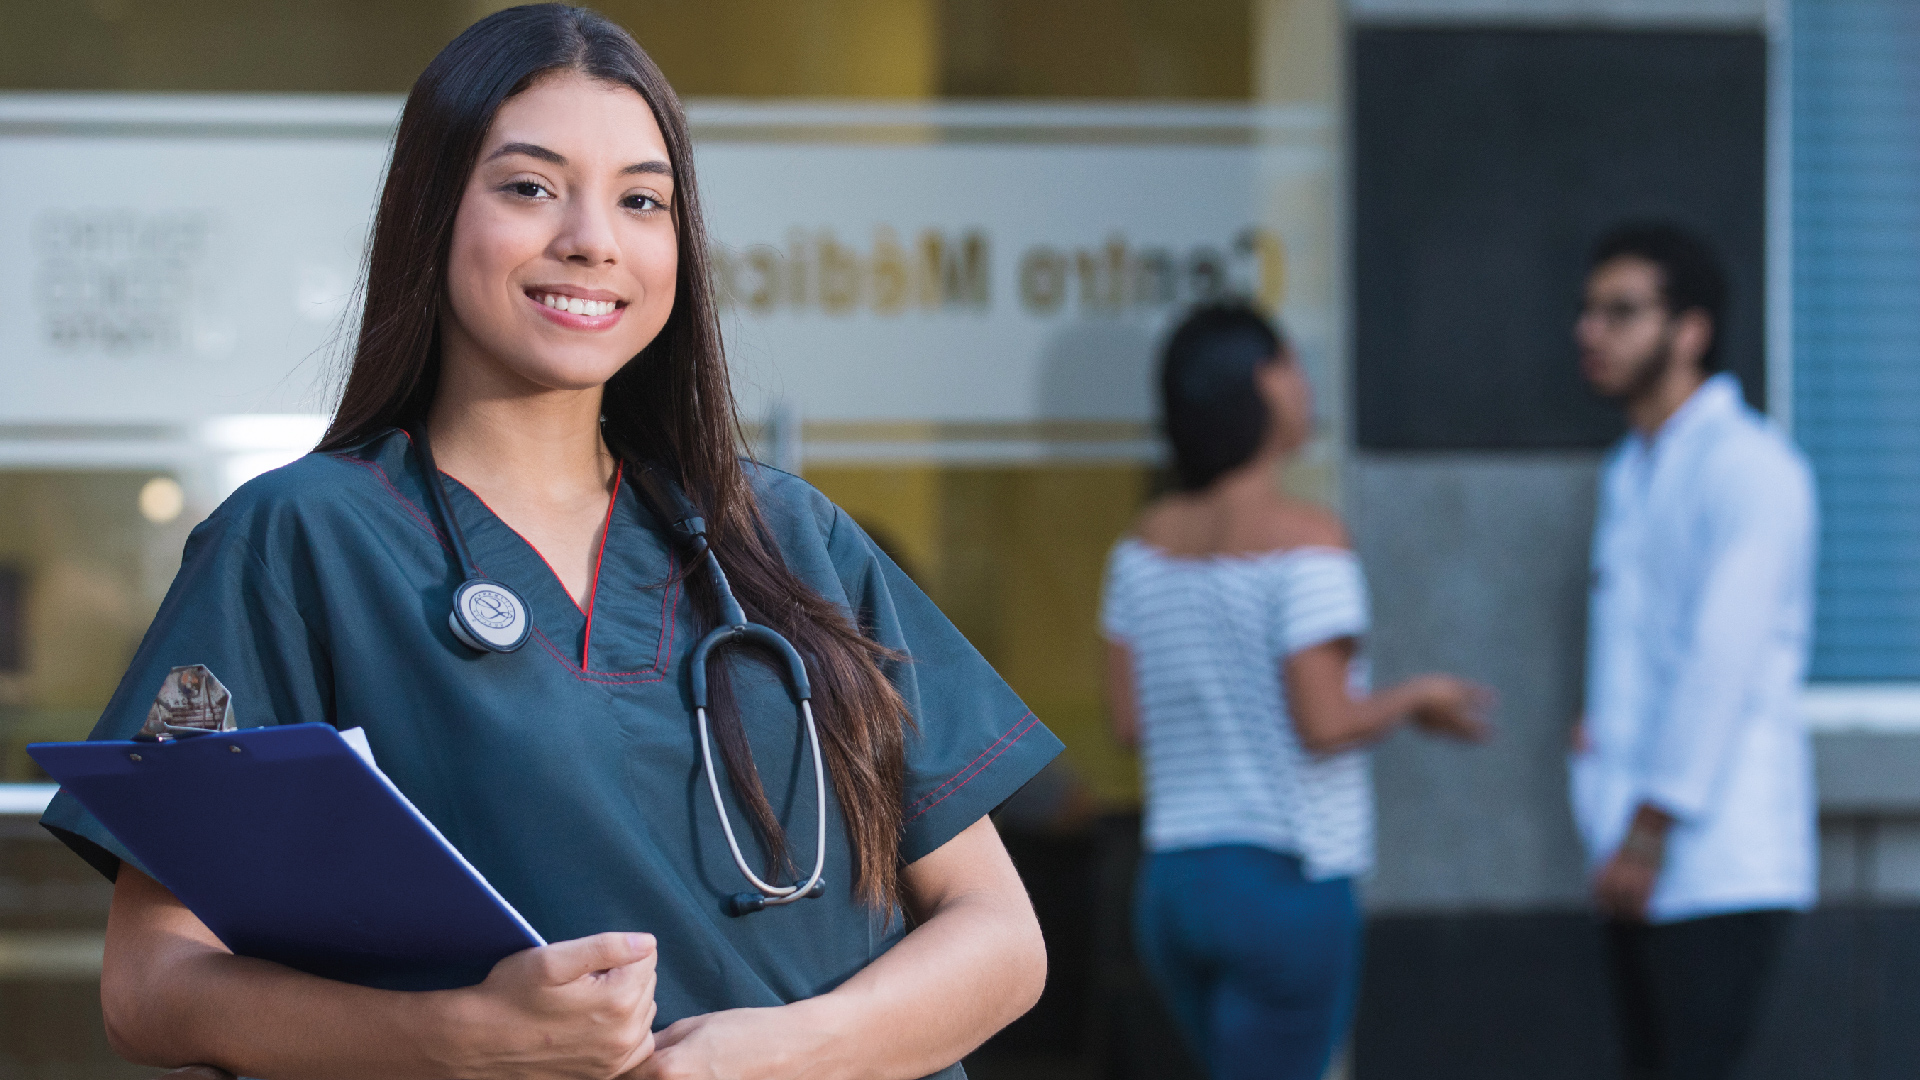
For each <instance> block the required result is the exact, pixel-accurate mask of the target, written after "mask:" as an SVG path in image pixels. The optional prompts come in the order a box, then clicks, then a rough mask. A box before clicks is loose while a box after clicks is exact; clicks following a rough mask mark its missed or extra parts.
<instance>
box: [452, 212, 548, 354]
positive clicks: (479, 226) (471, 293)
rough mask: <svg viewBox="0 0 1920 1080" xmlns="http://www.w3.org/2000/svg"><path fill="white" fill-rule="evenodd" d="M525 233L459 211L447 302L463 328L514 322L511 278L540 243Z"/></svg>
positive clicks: (508, 223) (495, 218) (494, 218)
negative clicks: (508, 321) (503, 321)
mask: <svg viewBox="0 0 1920 1080" xmlns="http://www.w3.org/2000/svg"><path fill="white" fill-rule="evenodd" d="M527 231H528V230H527V229H526V228H525V226H524V225H521V224H520V223H518V222H515V221H513V220H511V219H510V218H505V217H502V216H499V215H491V214H488V213H487V212H486V211H485V210H484V209H475V208H473V207H471V206H463V207H462V208H461V210H460V214H459V216H458V217H457V218H456V219H455V220H454V226H453V238H452V241H451V243H450V244H449V245H448V250H447V298H448V300H449V301H450V302H451V304H452V306H453V316H454V318H456V319H458V320H460V322H461V323H462V324H463V325H465V326H467V327H470V328H474V327H480V326H486V325H489V324H494V323H499V322H501V321H502V320H505V319H508V318H511V317H512V310H513V309H512V303H513V299H514V297H513V290H512V289H511V288H510V287H509V279H510V277H511V275H512V272H513V270H514V268H515V267H518V266H520V265H521V264H523V263H525V262H526V261H527V260H528V259H530V258H533V257H535V256H537V255H538V254H539V252H540V247H541V243H540V238H539V237H538V236H529V235H527Z"/></svg>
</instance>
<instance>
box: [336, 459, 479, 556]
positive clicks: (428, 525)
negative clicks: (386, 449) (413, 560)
mask: <svg viewBox="0 0 1920 1080" xmlns="http://www.w3.org/2000/svg"><path fill="white" fill-rule="evenodd" d="M327 456H328V457H330V458H333V459H334V460H336V461H344V462H346V463H347V464H349V465H358V466H360V467H361V468H363V469H365V470H367V471H368V472H370V473H372V474H373V475H374V477H375V478H376V479H378V480H379V481H380V486H382V487H384V488H386V489H387V494H389V495H391V496H393V497H394V498H395V499H397V500H399V502H400V505H401V506H403V507H405V508H406V511H407V513H408V514H409V515H411V516H412V518H413V520H414V523H415V524H417V525H419V526H420V527H421V528H423V529H425V530H427V535H429V536H431V537H433V542H434V543H436V544H439V545H440V546H441V547H443V548H447V550H448V551H452V550H453V549H452V548H450V547H447V539H446V537H444V536H442V535H441V534H440V529H439V527H438V526H436V525H434V523H433V519H432V518H430V517H428V516H427V512H426V511H424V510H422V509H420V508H419V507H418V506H415V505H414V502H413V500H412V499H409V498H407V497H406V496H405V495H402V494H400V489H399V488H397V487H394V486H393V481H392V480H389V479H387V470H385V469H383V468H381V467H380V465H379V464H378V463H377V462H372V461H362V460H360V459H359V458H357V457H351V456H349V455H346V454H328V455H327Z"/></svg>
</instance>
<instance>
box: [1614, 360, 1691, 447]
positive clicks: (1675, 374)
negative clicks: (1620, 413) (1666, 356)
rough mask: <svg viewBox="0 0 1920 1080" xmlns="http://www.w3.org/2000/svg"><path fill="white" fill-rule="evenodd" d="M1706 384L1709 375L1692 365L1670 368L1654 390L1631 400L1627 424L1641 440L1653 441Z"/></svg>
mask: <svg viewBox="0 0 1920 1080" xmlns="http://www.w3.org/2000/svg"><path fill="white" fill-rule="evenodd" d="M1706 381H1707V377H1706V375H1705V374H1704V373H1702V372H1701V371H1700V369H1699V367H1697V366H1695V365H1693V364H1680V363H1675V364H1670V365H1668V367H1667V370H1666V372H1665V373H1664V374H1663V375H1662V376H1661V377H1660V378H1659V380H1657V381H1656V382H1655V383H1654V384H1653V385H1652V386H1649V387H1647V389H1646V390H1645V391H1644V392H1642V393H1639V394H1636V395H1634V396H1633V397H1632V398H1630V399H1628V401H1627V423H1629V424H1631V425H1632V426H1633V429H1634V430H1635V431H1637V432H1639V433H1640V436H1641V437H1642V438H1645V439H1651V438H1653V437H1654V436H1656V435H1658V434H1660V429H1661V428H1662V427H1665V426H1666V423H1667V421H1668V420H1671V419H1673V414H1674V413H1677V412H1679V411H1680V406H1682V405H1685V404H1686V403H1687V399H1689V398H1691V397H1693V395H1694V392H1695V391H1697V390H1699V389H1700V387H1701V386H1702V385H1703V384H1704V383H1705V382H1706Z"/></svg>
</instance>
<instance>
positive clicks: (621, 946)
mask: <svg viewBox="0 0 1920 1080" xmlns="http://www.w3.org/2000/svg"><path fill="white" fill-rule="evenodd" d="M656 956H657V954H656V951H655V946H654V939H653V935H651V934H596V935H594V936H593V937H585V938H577V939H575V940H572V941H561V942H556V943H555V944H552V945H547V946H544V947H542V948H538V949H528V950H526V951H524V952H518V953H515V954H513V955H512V956H509V957H507V958H506V959H505V960H502V961H500V962H499V963H498V964H495V965H494V967H493V971H492V972H491V973H489V974H488V975H487V979H486V981H485V982H483V983H481V984H480V985H479V986H476V987H473V988H471V989H469V990H466V991H461V992H459V995H458V996H456V997H454V998H453V999H451V1001H450V1006H449V1011H450V1015H451V1016H452V1017H453V1023H451V1024H450V1025H449V1027H448V1035H449V1036H451V1038H450V1040H449V1043H448V1049H447V1052H446V1053H445V1060H446V1061H447V1064H448V1066H449V1067H450V1068H451V1069H452V1070H453V1071H454V1074H455V1075H458V1076H463V1077H472V1078H473V1080H491V1078H493V1077H500V1078H502V1080H532V1078H536V1077H537V1078H543V1080H544V1078H547V1077H552V1078H555V1080H560V1078H568V1080H572V1078H576V1077H577V1078H581V1080H608V1078H611V1077H616V1076H621V1075H623V1074H625V1073H627V1072H629V1071H631V1070H632V1069H633V1068H634V1067H635V1066H637V1065H639V1064H640V1063H641V1062H643V1061H645V1060H647V1057H648V1055H650V1054H651V1053H652V1052H653V1048H654V1042H653V1032H652V1028H653V1015H654V1011H655V1005H654V1000H653V991H654V985H655V960H656Z"/></svg>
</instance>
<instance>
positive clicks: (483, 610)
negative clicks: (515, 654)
mask: <svg viewBox="0 0 1920 1080" xmlns="http://www.w3.org/2000/svg"><path fill="white" fill-rule="evenodd" d="M447 626H448V628H450V629H451V630H452V631H453V636H454V637H457V638H459V639H460V641H461V642H462V643H463V644H465V645H467V646H468V647H469V648H473V649H477V650H479V651H480V652H499V653H508V652H512V651H514V650H515V649H518V648H519V647H520V646H522V645H525V644H526V643H527V635H528V634H530V633H532V632H533V620H532V619H529V618H528V617H527V604H526V601H524V600H522V599H520V594H519V593H516V592H514V591H513V590H512V589H509V588H507V587H506V586H505V585H502V584H500V583H499V582H497V581H489V580H487V579H486V578H477V577H474V578H468V579H467V580H466V581H464V582H462V583H461V584H460V587H459V588H458V589H455V590H454V592H453V610H452V611H451V612H449V613H448V615H447Z"/></svg>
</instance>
